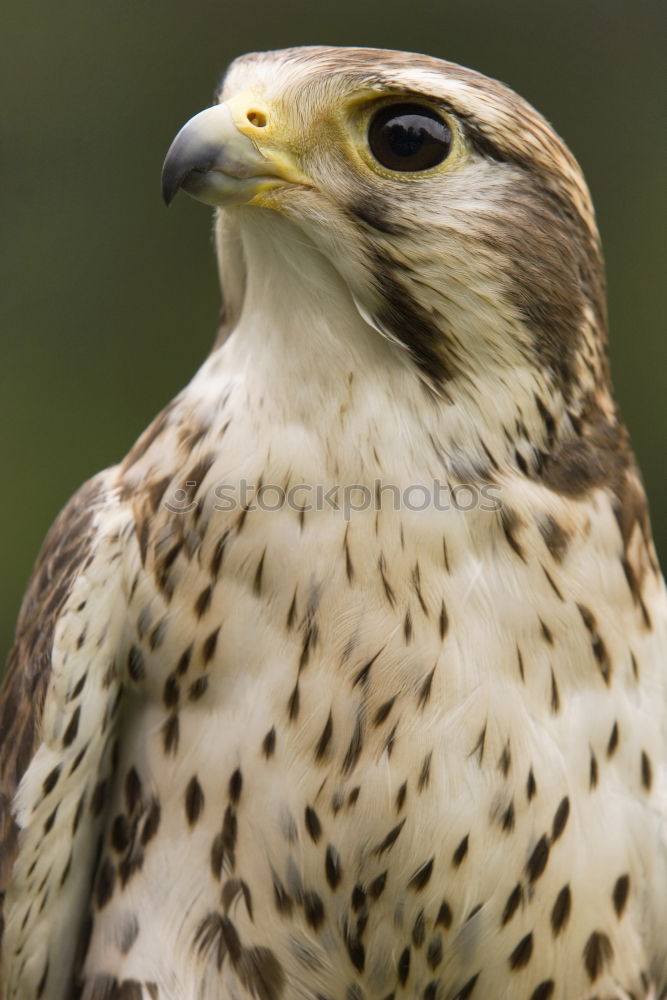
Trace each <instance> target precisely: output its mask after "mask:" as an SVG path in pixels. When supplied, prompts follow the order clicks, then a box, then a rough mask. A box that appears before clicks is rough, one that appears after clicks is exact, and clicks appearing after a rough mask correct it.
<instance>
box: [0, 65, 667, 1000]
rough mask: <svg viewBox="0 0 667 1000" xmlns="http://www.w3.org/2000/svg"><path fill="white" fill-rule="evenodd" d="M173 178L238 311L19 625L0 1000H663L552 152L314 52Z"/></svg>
mask: <svg viewBox="0 0 667 1000" xmlns="http://www.w3.org/2000/svg"><path fill="white" fill-rule="evenodd" d="M406 108H407V110H406ZM406 116H407V117H406ZM408 119H409V120H408ZM380 121H382V122H384V123H385V124H382V125H378V122H380ZM387 122H391V123H392V124H391V126H387V125H386V123H387ZM426 134H428V135H430V136H431V139H429V140H428V141H427V140H426V139H425V138H424V136H425V135H426ZM430 143H432V145H429V144H430ZM415 157H416V159H415ZM420 157H421V159H420ZM424 157H425V159H424ZM163 182H164V191H165V195H166V197H167V199H168V200H169V199H171V198H172V197H173V196H174V195H175V193H176V191H177V190H178V188H179V187H183V188H184V189H185V190H186V191H188V192H189V193H191V194H192V195H194V196H195V197H197V198H199V199H200V200H202V201H205V202H207V203H209V204H212V205H215V206H216V209H217V212H216V239H217V249H218V256H219V263H220V275H221V281H222V287H223V298H224V314H223V317H222V321H221V325H220V332H219V336H218V339H217V341H216V344H215V346H214V349H213V351H212V353H211V355H210V357H209V358H208V360H207V361H206V362H205V364H204V365H203V367H202V368H201V370H200V371H199V372H198V373H197V375H196V376H195V377H194V379H193V380H192V382H191V383H190V384H189V385H188V386H187V388H186V389H184V390H183V392H182V393H181V394H180V395H179V396H178V397H177V398H176V399H175V400H174V401H173V402H172V403H170V404H169V406H168V407H166V409H165V410H164V411H163V413H162V414H160V416H159V417H158V418H157V419H156V420H155V422H154V423H153V425H152V426H151V427H150V428H149V429H148V430H147V431H146V432H145V434H144V435H143V436H142V437H141V438H140V440H139V441H138V443H137V444H136V445H135V447H134V448H133V449H132V450H131V452H130V453H129V455H128V456H127V458H126V459H125V460H124V461H123V462H122V463H121V464H120V465H119V466H117V467H115V468H113V469H111V470H108V471H107V472H104V473H102V474H101V475H99V476H97V477H96V478H95V479H94V480H92V481H91V483H89V484H88V485H87V486H85V487H83V489H82V490H81V491H79V493H78V494H77V495H76V496H75V498H74V499H73V500H72V501H71V503H70V504H69V505H68V507H67V508H66V509H65V511H64V512H63V514H62V515H61V516H60V518H59V519H58V521H57V522H56V524H55V525H54V528H53V529H52V531H51V533H50V535H49V537H48V539H47V541H46V544H45V547H44V550H43V553H42V555H41V557H40V560H39V562H38V565H37V568H36V571H35V575H34V577H33V580H32V582H31V584H30V588H29V590H28V594H27V596H26V599H25V602H24V605H23V608H22V611H21V617H20V620H19V625H18V629H17V636H16V642H15V646H14V649H13V651H12V654H11V658H10V665H9V670H8V673H7V676H6V678H5V682H4V688H3V694H2V706H1V716H0V718H1V719H2V736H3V739H2V748H1V749H0V779H1V784H0V805H1V806H2V816H1V817H0V823H1V825H0V836H1V841H0V850H1V854H0V877H1V880H2V881H1V888H2V903H3V911H4V912H3V918H4V938H3V951H2V960H1V965H0V967H1V970H2V978H1V983H2V985H1V986H0V993H1V995H2V1000H33V998H35V997H38V998H43V1000H74V998H77V1000H401V998H405V1000H407V998H414V1000H489V998H494V1000H591V998H592V997H595V998H597V1000H659V998H660V997H661V995H662V993H663V991H664V990H665V989H666V988H667V944H666V942H667V892H666V891H665V887H666V885H667V806H666V803H665V787H664V782H665V778H664V774H665V769H666V767H667V743H666V740H667V733H666V723H665V698H666V694H667V677H666V670H665V667H666V664H665V658H666V654H667V627H666V626H667V601H666V598H665V590H664V585H663V582H662V579H661V577H660V573H659V570H658V567H657V563H656V558H655V553H654V550H653V545H652V541H651V532H650V525H649V520H648V513H647V509H646V502H645V498H644V494H643V490H642V486H641V481H640V478H639V473H638V471H637V468H636V465H635V461H634V458H633V455H632V451H631V449H630V445H629V442H628V437H627V434H626V431H625V429H624V427H623V424H622V422H621V420H620V417H619V414H618V411H617V408H616V405H615V403H614V401H613V397H612V393H611V387H610V382H609V366H608V361H607V353H606V336H607V334H606V316H605V302H604V276H603V267H602V259H601V252H600V245H599V238H598V234H597V230H596V227H595V221H594V215H593V210H592V207H591V203H590V199H589V195H588V192H587V190H586V187H585V184H584V181H583V179H582V177H581V173H580V171H579V168H578V167H577V165H576V163H575V161H574V160H573V158H572V156H571V154H570V153H569V152H568V150H567V149H566V147H565V146H564V144H563V143H562V142H561V140H560V139H559V138H558V137H557V135H556V134H555V133H554V132H553V130H552V129H551V128H550V127H549V126H548V124H547V123H546V122H545V121H544V120H543V119H542V118H541V117H540V116H539V115H538V114H537V113H536V112H535V111H534V110H533V109H532V108H531V107H530V106H529V105H527V104H526V103H525V102H524V101H522V100H521V99H520V98H519V97H517V96H516V95H515V94H514V93H513V92H512V91H510V90H508V89H507V88H506V87H504V86H503V85H502V84H499V83H497V82H495V81H493V80H489V79H487V78H486V77H483V76H481V75H479V74H477V73H474V72H473V71H471V70H467V69H463V68H461V67H458V66H455V65H453V64H451V63H445V62H441V61H439V60H436V59H431V58H429V57H426V56H415V55H406V54H404V53H395V52H386V51H382V50H371V49H327V48H306V49H293V50H286V51H284V52H274V53H266V54H259V55H250V56H246V57H244V58H242V59H240V60H237V62H235V63H234V64H233V66H232V67H231V69H230V71H229V73H228V75H227V77H226V79H225V83H224V87H223V89H222V92H221V96H220V103H219V105H217V106H216V107H215V108H212V109H208V110H207V111H206V112H203V113H202V114H201V115H199V116H197V117H196V118H194V119H193V120H192V121H191V122H190V123H188V125H186V127H185V128H184V129H183V130H182V132H181V133H180V134H179V136H178V137H177V139H176V140H175V142H174V144H173V146H172V149H171V150H170V152H169V154H168V157H167V160H166V162H165V168H164V174H163Z"/></svg>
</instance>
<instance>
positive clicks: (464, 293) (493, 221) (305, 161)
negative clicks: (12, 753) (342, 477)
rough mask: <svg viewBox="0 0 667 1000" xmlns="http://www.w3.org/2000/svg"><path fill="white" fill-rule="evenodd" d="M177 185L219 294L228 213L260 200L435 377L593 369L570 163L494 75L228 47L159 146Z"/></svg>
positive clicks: (229, 276) (316, 50) (427, 62)
mask: <svg viewBox="0 0 667 1000" xmlns="http://www.w3.org/2000/svg"><path fill="white" fill-rule="evenodd" d="M179 188H183V189H184V190H185V191H187V192H188V193H189V194H191V195H192V196H193V197H195V198H197V199H198V200H200V201H203V202H206V203H207V204H210V205H215V206H216V207H217V208H218V209H219V212H218V245H219V249H220V250H221V251H222V254H223V257H226V259H223V261H222V263H221V270H222V277H223V292H224V294H225V298H226V300H227V305H228V307H229V308H230V309H231V310H232V312H234V311H237V312H238V310H239V309H240V307H241V302H242V298H243V296H242V291H241V289H242V286H243V282H244V278H243V274H242V271H243V269H244V268H247V266H248V262H247V260H246V261H244V262H243V263H241V260H240V258H241V257H242V256H243V255H242V253H241V251H239V250H238V242H239V240H238V232H239V229H242V228H243V224H244V223H243V219H244V218H245V219H250V218H251V216H252V217H253V218H254V220H255V223H254V224H257V219H258V218H259V217H260V216H259V215H258V213H262V214H263V218H264V219H265V220H268V213H271V214H273V215H278V216H280V217H281V219H283V220H286V221H287V222H288V223H289V225H290V226H291V227H292V229H293V231H294V232H295V233H298V234H299V238H300V239H301V241H302V243H307V244H308V245H309V246H310V247H312V252H313V254H317V255H322V256H323V257H324V258H325V259H326V260H327V261H328V263H329V264H330V265H331V267H332V268H333V269H334V270H335V271H336V273H337V275H338V276H339V277H340V279H341V281H342V283H343V285H344V287H345V289H346V290H347V293H348V294H349V296H350V298H351V300H352V301H353V302H354V304H355V306H356V308H357V310H358V311H359V313H360V314H361V316H362V317H363V319H364V321H365V322H366V323H367V325H368V326H369V327H371V328H372V329H373V330H374V331H375V332H376V336H377V335H379V336H380V337H381V338H384V340H385V343H386V342H387V341H388V342H389V343H390V344H391V348H392V350H393V352H394V354H395V356H396V357H397V358H398V363H399V364H403V365H404V366H406V367H408V368H410V369H411V370H412V371H413V372H414V373H415V375H416V376H418V377H419V378H420V379H421V380H422V382H423V383H424V384H426V385H428V386H429V387H430V388H431V389H433V390H434V392H435V393H439V394H440V395H441V396H444V397H445V398H449V399H451V398H453V396H457V394H459V393H460V391H465V386H466V385H467V386H470V385H471V384H474V383H475V381H476V380H479V379H482V380H483V381H484V383H485V384H487V385H488V384H489V381H488V380H489V373H493V378H494V380H495V384H496V385H500V384H504V385H506V386H508V385H511V383H512V381H515V382H516V379H517V378H518V379H521V378H522V377H523V376H522V374H521V373H528V374H527V378H528V381H530V383H531V392H533V390H536V391H542V392H543V394H544V395H545V396H546V397H547V398H551V399H554V398H557V399H558V400H559V401H560V404H559V405H561V404H562V407H566V406H567V405H569V404H573V400H575V397H576V398H577V399H581V398H582V397H583V396H584V395H586V394H589V393H590V392H592V391H594V390H596V389H598V388H599V387H600V386H604V385H606V381H607V369H606V354H605V338H606V334H605V325H606V320H605V305H604V278H603V265H602V259H601V252H600V245H599V238H598V234H597V230H596V226H595V221H594V214H593V209H592V206H591V202H590V197H589V194H588V191H587V188H586V185H585V182H584V180H583V177H582V175H581V172H580V170H579V168H578V166H577V164H576V161H575V160H574V158H573V157H572V155H571V154H570V152H569V151H568V149H567V147H566V146H565V145H564V143H563V142H562V141H561V139H560V138H559V137H558V136H557V135H556V133H555V132H554V131H553V129H552V128H551V127H550V126H549V124H548V123H547V122H546V121H545V120H544V118H542V117H541V116H540V115H539V114H538V113H537V112H536V111H535V110H534V109H533V108H532V107H531V106H530V105H529V104H527V103H526V102H525V101H524V100H522V99H521V98H520V97H518V96H517V95H516V94H515V93H514V92H513V91H512V90H510V89H509V88H508V87H506V86H504V85H502V84H500V83H498V82H497V81H495V80H491V79H489V78H487V77H485V76H483V75H481V74H479V73H476V72H473V71H472V70H469V69H464V68H462V67H460V66H457V65H454V64H452V63H447V62H443V61H441V60H438V59H435V58H430V57H427V56H421V55H410V54H406V53H400V52H392V51H385V50H379V49H359V48H350V49H338V48H324V47H307V48H298V49H288V50H284V51H278V52H268V53H259V54H251V55H247V56H244V57H242V58H240V59H237V60H236V61H235V62H234V63H233V64H232V66H231V68H230V69H229V71H228V73H227V75H226V77H225V79H224V81H223V86H222V89H221V92H220V103H219V104H218V105H216V106H215V107H213V108H209V109H207V110H205V111H203V112H201V113H200V114H199V115H197V116H195V117H194V118H193V119H191V120H190V121H189V122H188V123H187V124H186V125H185V126H184V127H183V129H182V130H181V131H180V133H179V134H178V135H177V137H176V139H175V140H174V142H173V144H172V146H171V148H170V150H169V152H168V154H167V158H166V160H165V164H164V169H163V193H164V197H165V200H166V201H167V202H169V201H170V200H171V199H172V198H173V197H174V195H175V194H176V192H177V191H178V189H179ZM249 224H250V223H249ZM269 224H270V223H268V222H267V225H269ZM230 233H231V234H232V237H231V238H230V239H228V237H229V234H230ZM226 240H227V242H225V241H226ZM235 241H236V242H235ZM234 247H236V250H235V249H234ZM234 258H236V260H234ZM462 387H463V389H462ZM536 387H537V388H536ZM452 393H453V396H452ZM573 405H577V404H573Z"/></svg>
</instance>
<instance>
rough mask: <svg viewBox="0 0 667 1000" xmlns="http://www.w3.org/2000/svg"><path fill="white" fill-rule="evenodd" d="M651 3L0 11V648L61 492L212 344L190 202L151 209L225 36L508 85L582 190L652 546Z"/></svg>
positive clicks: (109, 450) (656, 332)
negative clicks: (393, 61) (395, 59)
mask: <svg viewBox="0 0 667 1000" xmlns="http://www.w3.org/2000/svg"><path fill="white" fill-rule="evenodd" d="M663 11H664V8H663V7H662V2H661V0H633V2H631V0H622V2H620V0H619V2H615V0H544V2H542V3H535V2H534V0H504V2H503V3H498V2H497V0H451V2H441V3H438V4H437V5H436V4H432V3H430V2H427V0H412V2H411V3H410V4H405V3H402V2H398V0H371V2H370V3H367V4H360V3H358V2H357V0H354V2H353V0H337V2H331V3H328V4H315V3H313V2H312V0H298V2H295V3H291V4H284V3H282V4H276V3H273V2H268V0H256V2H255V3H243V4H241V3H231V2H225V0H222V2H215V3H213V2H209V0H190V2H189V3H188V4H187V5H186V4H183V3H182V2H180V0H178V2H177V0H161V2H160V3H148V2H147V0H113V2H112V0H100V2H98V3H88V2H84V0H64V2H63V3H60V4H48V3H46V2H45V0H35V2H33V3H30V4H25V5H20V4H7V5H5V7H4V8H3V12H2V14H1V15H0V39H1V41H0V45H1V46H2V48H3V50H4V51H3V54H2V59H1V60H0V83H1V84H2V95H3V98H2V104H1V108H0V130H1V136H2V156H1V157H0V199H1V200H2V205H1V213H0V218H1V219H2V226H1V232H0V260H1V262H2V269H3V273H2V295H1V297H0V310H1V316H0V322H1V324H2V333H3V340H2V362H1V365H0V381H1V391H0V405H1V407H2V438H1V445H2V455H1V459H2V469H3V470H4V482H3V489H2V494H1V504H2V512H1V520H0V523H1V524H2V543H3V550H2V554H3V570H2V575H1V582H0V587H1V588H2V589H1V594H0V648H2V649H5V648H6V647H7V645H8V643H9V641H10V637H11V632H12V629H13V623H14V621H15V618H16V614H17V610H18V605H19V601H20V597H21V594H22V592H23V589H24V587H25V583H26V579H27V576H28V573H29V571H30V567H31V565H32V562H33V561H34V558H35V556H36V554H37V551H38V548H39V545H40V543H41V540H42V538H43V536H44V534H45V532H46V530H47V528H48V526H49V524H50V523H51V521H52V520H53V518H54V516H55V514H56V512H57V511H58V509H59V507H60V506H61V505H62V504H63V503H64V502H65V500H66V499H67V497H68V496H69V495H70V493H72V491H73V490H74V489H75V488H76V487H77V486H78V485H79V483H81V482H82V481H83V480H84V479H86V478H87V477H89V476H90V475H92V474H93V473H94V472H95V471H96V470H98V469H100V468H103V467H104V466H106V465H110V464H112V463H114V462H115V461H117V460H118V459H119V458H120V457H122V456H123V455H124V453H125V452H126V450H127V449H128V448H129V446H130V445H131V444H132V442H133V441H134V439H135V438H136V437H137V435H138V434H139V432H140V431H141V430H142V428H143V427H144V426H145V425H146V424H147V423H148V421H149V420H150V419H151V417H152V416H153V415H154V414H155V413H156V412H157V411H158V410H159V409H160V408H161V407H162V406H163V404H164V403H165V402H167V400H169V399H170V398H171V396H172V395H173V394H174V393H175V392H176V391H177V390H178V388H179V387H180V386H181V385H183V384H184V383H185V382H186V381H187V380H188V378H189V377H190V375H191V373H192V372H193V371H194V370H195V368H196V367H197V365H198V364H199V363H200V361H201V360H202V359H203V357H204V355H205V354H206V352H207V349H208V346H209V344H210V341H211V338H212V334H213V330H214V326H215V321H216V314H217V309H218V288H217V278H216V274H215V268H214V263H213V254H212V246H211V238H210V216H209V213H208V212H207V210H206V209H204V208H203V207H201V206H198V205H194V204H193V203H192V202H190V201H188V199H186V198H181V199H178V200H177V202H176V204H175V205H174V206H173V208H172V209H171V210H170V211H169V212H167V211H166V210H165V209H164V208H163V206H162V204H161V202H160V198H159V176H160V167H161V162H162V157H163V155H164V152H165V151H166V149H167V146H168V145H169V142H170V141H171V139H172V137H173V135H174V134H175V132H176V130H177V129H178V128H179V127H180V125H181V124H182V123H183V122H184V121H185V120H186V119H187V118H188V117H190V116H191V115H192V114H193V113H194V112H195V111H198V110H200V109H201V108H202V107H204V106H206V105H207V104H209V103H210V101H211V97H212V93H213V89H214V87H215V85H216V83H217V82H218V80H219V78H220V76H221V74H222V71H223V70H224V68H225V65H226V64H227V63H228V62H229V61H230V60H231V59H232V58H233V57H234V56H236V55H238V54H240V53H243V52H246V51H249V50H252V49H265V48H282V47H284V46H288V45H295V44H312V43H326V44H347V45H353V44H357V45H375V46H381V47H389V48H400V49H407V50H412V51H424V52H429V53H431V54H433V55H437V56H441V57H443V58H446V59H450V60H453V61H455V62H460V63H463V64H465V65H469V66H473V67H475V68H476V69H479V70H482V71H483V72H485V73H487V74H488V75H491V76H497V77H499V78H500V79H502V80H504V81H505V82H507V83H509V84H510V85H511V86H512V87H514V89H515V90H517V91H518V92H519V93H521V94H522V95H523V96H525V97H527V98H528V99H529V100H530V101H531V102H532V103H533V104H535V106H536V107H537V108H539V109H540V110H541V111H542V112H543V113H544V114H545V115H546V116H547V117H548V118H549V119H550V120H551V121H552V122H553V123H554V124H555V126H556V128H557V129H558V131H559V132H560V133H561V134H562V135H563V136H564V137H565V138H566V140H567V142H568V143H569V145H570V146H571V148H572V149H573V151H574V152H575V154H576V156H577V157H578V158H579V160H580V162H581V163H582V166H583V168H584V171H585V173H586V176H587V179H588V182H589V184H590V187H591V189H592V191H593V196H594V200H595V203H596V206H597V212H598V217H599V221H600V227H601V230H602V236H603V241H604V245H605V251H606V257H607V264H608V281H609V288H610V303H609V304H610V315H611V336H612V361H613V371H614V376H615V384H616V389H617V394H618V397H619V399H620V402H621V405H622V409H623V411H624V414H625V417H626V420H627V423H628V425H629V427H630V430H631V433H632V436H633V440H634V443H635V447H636V450H637V452H638V454H639V458H640V462H641V465H642V468H643V472H644V476H645V479H646V482H647V485H648V489H649V494H650V498H651V507H652V513H653V521H654V527H655V532H656V537H657V541H658V544H659V547H660V548H661V550H662V552H663V555H664V553H665V551H666V550H667V518H666V517H665V508H666V505H667V476H666V475H665V471H664V464H665V463H664V457H663V451H664V447H663V445H664V429H665V405H664V400H665V395H666V390H667V365H666V364H665V360H666V358H665V337H664V336H663V332H662V297H663V295H664V287H663V282H664V266H661V265H662V264H663V261H662V260H661V259H660V258H661V253H662V251H663V248H664V231H665V208H666V203H667V186H666V185H665V183H664V174H663V171H664V163H665V148H664V147H665V136H666V134H667V133H666V131H665V129H664V127H663V126H662V123H661V115H660V114H659V111H660V110H661V102H662V98H661V95H662V93H663V90H664V70H663V68H662V64H661V51H660V47H659V36H660V30H659V28H660V18H661V16H662V12H663Z"/></svg>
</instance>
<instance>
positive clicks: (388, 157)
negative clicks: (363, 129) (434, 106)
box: [368, 104, 452, 172]
mask: <svg viewBox="0 0 667 1000" xmlns="http://www.w3.org/2000/svg"><path fill="white" fill-rule="evenodd" d="M368 144H369V146H370V147H371V152H372V154H373V156H374V157H375V159H376V160H377V161H378V163H381V164H382V166H383V167H387V169H388V170H400V171H402V172H406V171H410V172H412V171H415V170H429V169H430V168H431V167H436V166H437V165H438V164H439V163H442V161H443V160H444V159H445V157H446V156H447V155H448V153H449V151H450V149H451V148H452V133H451V130H450V128H449V126H448V125H447V123H446V122H444V121H443V120H442V118H441V117H440V116H439V115H438V114H437V113H436V112H435V111H432V110H431V108H426V107H424V106H423V105H421V104H391V105H389V106H388V107H384V108H380V110H379V111H378V112H376V114H374V115H373V117H372V118H371V123H370V126H369V128H368Z"/></svg>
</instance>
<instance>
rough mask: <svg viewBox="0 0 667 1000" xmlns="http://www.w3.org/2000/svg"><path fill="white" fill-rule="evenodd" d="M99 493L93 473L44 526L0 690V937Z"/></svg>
mask: <svg viewBox="0 0 667 1000" xmlns="http://www.w3.org/2000/svg"><path fill="white" fill-rule="evenodd" d="M101 494H102V489H101V477H99V476H97V477H95V478H94V479H91V480H90V481H89V482H87V483H85V484H84V485H83V486H82V487H81V489H79V490H78V491H77V492H76V493H75V494H74V496H73V497H72V499H71V500H70V501H69V503H68V504H67V505H66V507H65V508H64V509H63V510H62V511H61V513H60V514H59V516H58V517H57V519H56V521H55V523H54V524H53V526H52V528H51V530H50V531H49V533H48V535H47V537H46V541H45V542H44V545H43V547H42V550H41V552H40V555H39V558H38V560H37V563H36V565H35V569H34V571H33V575H32V577H31V580H30V583H29V585H28V590H27V592H26V595H25V597H24V599H23V604H22V606H21V611H20V614H19V619H18V624H17V627H16V635H15V638H14V644H13V646H12V649H11V651H10V654H9V660H8V663H7V671H6V674H5V677H4V681H3V684H2V689H1V691H0V940H1V937H2V927H3V924H2V917H1V913H2V900H3V899H4V895H5V891H6V889H7V886H8V883H9V880H10V877H11V871H12V866H13V864H14V859H15V856H16V849H17V828H16V824H15V822H14V819H13V817H12V812H11V804H12V800H13V798H14V795H15V793H16V789H17V788H18V785H19V783H20V781H21V778H22V776H23V774H24V772H25V770H26V768H27V767H28V764H29V763H30V761H31V759H32V756H33V754H34V753H35V751H36V749H37V746H38V743H39V739H40V734H41V724H42V712H43V709H44V701H45V697H46V690H47V687H48V683H49V676H50V672H51V652H52V648H53V639H54V633H55V629H56V625H57V622H58V618H59V616H60V613H61V611H62V608H63V605H64V604H65V601H66V600H67V598H68V596H69V594H70V593H71V591H72V587H73V584H74V581H75V579H76V577H77V575H78V573H79V572H80V570H81V569H82V568H83V567H84V566H85V564H86V562H87V560H88V557H89V555H90V552H91V548H92V541H93V532H92V530H91V528H92V521H93V517H94V515H95V510H96V506H97V502H98V500H99V498H100V496H101Z"/></svg>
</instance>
